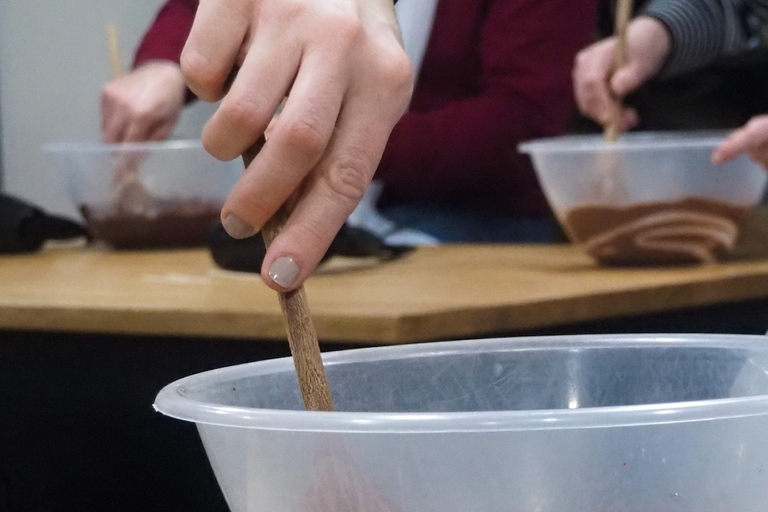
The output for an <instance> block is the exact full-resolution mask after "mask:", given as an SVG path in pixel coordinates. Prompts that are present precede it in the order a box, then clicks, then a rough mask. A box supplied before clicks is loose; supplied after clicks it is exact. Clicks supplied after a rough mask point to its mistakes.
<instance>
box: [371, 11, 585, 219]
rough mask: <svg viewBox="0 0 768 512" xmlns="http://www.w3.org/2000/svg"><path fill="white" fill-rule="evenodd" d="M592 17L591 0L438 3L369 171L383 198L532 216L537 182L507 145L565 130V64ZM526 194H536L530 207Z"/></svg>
mask: <svg viewBox="0 0 768 512" xmlns="http://www.w3.org/2000/svg"><path fill="white" fill-rule="evenodd" d="M476 4H477V5H476ZM479 4H484V5H482V6H481V7H478V5H479ZM472 5H474V7H470V6H472ZM473 16H474V19H473ZM595 19H596V4H595V1H594V0H566V1H562V0H440V4H439V7H438V12H437V16H436V19H435V24H434V27H433V32H432V36H431V39H430V42H429V45H428V47H427V52H426V54H425V57H424V65H423V67H422V72H421V74H420V76H419V81H418V83H417V85H416V89H415V91H414V96H413V100H412V103H411V110H410V111H409V112H408V113H406V114H405V115H404V116H403V118H402V119H401V120H400V122H399V123H398V124H397V125H396V126H395V128H394V130H393V132H392V135H391V137H390V139H389V142H388V145H387V148H386V151H385V153H384V156H383V158H382V161H381V163H380V166H379V168H378V170H377V174H376V178H377V179H379V180H381V181H382V182H383V183H384V186H385V191H386V193H387V194H388V195H390V197H395V199H396V200H400V201H402V200H405V201H413V200H417V201H422V200H429V201H440V202H452V201H453V202H457V201H455V200H457V199H458V202H466V201H463V199H466V198H467V197H468V196H472V195H474V196H475V197H476V199H477V202H478V203H481V204H483V205H484V206H486V207H487V206H488V204H487V201H488V200H489V199H491V200H498V201H501V202H503V201H507V202H509V206H510V207H509V208H508V209H509V210H512V211H517V212H519V213H531V211H532V210H539V211H537V212H536V213H540V210H541V209H542V208H541V205H542V204H543V198H542V197H541V193H540V191H539V190H538V184H537V182H536V178H535V176H534V175H533V171H532V169H531V167H530V163H529V161H528V159H527V158H525V157H523V156H522V155H520V154H519V153H517V149H516V146H517V144H518V143H519V142H521V141H524V140H528V139H531V138H535V137H542V136H549V135H554V134H557V133H559V132H561V131H562V130H563V129H564V127H565V124H566V122H567V119H568V118H569V116H570V115H571V113H572V109H573V106H574V104H573V98H572V86H571V78H570V77H571V69H572V66H573V59H574V57H575V54H576V52H577V51H578V50H579V49H581V48H582V47H584V46H586V45H587V44H588V43H589V42H590V41H591V34H592V31H593V28H594V26H595ZM470 23H473V24H474V25H475V28H474V29H472V28H471V27H468V26H467V25H468V24H470ZM462 52H464V53H462ZM511 194H514V197H510V195H511ZM526 194H530V195H532V196H535V197H534V198H531V199H530V202H531V204H530V205H526V204H525V202H526V199H525V197H521V196H524V195H526ZM494 198H495V199H494ZM470 199H471V198H470ZM470 202H471V201H470ZM514 203H516V205H517V206H515V204H514ZM543 208H546V205H544V206H543Z"/></svg>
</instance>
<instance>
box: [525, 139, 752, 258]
mask: <svg viewBox="0 0 768 512" xmlns="http://www.w3.org/2000/svg"><path fill="white" fill-rule="evenodd" d="M725 137H726V132H668V133H661V132H659V133H628V134H624V135H622V136H621V137H620V138H619V140H618V141H616V142H614V143H607V142H605V141H604V140H603V138H602V137H601V136H599V135H582V136H564V137H556V138H551V139H542V140H537V141H531V142H528V143H525V144H522V145H521V146H520V150H521V151H523V152H525V153H529V154H530V155H531V158H532V160H533V164H534V167H535V169H536V172H537V174H538V177H539V181H540V183H541V185H542V188H543V190H544V193H545V195H546V197H547V199H548V201H549V204H550V206H551V207H552V209H553V211H554V212H555V214H556V216H557V218H558V220H559V221H560V224H561V225H562V226H563V228H564V229H565V231H566V232H567V233H568V235H569V237H570V238H571V239H572V240H573V241H574V242H577V243H579V244H582V245H583V246H584V247H585V249H586V250H587V251H588V252H589V253H590V254H591V255H592V256H593V257H594V258H596V259H597V260H598V261H600V262H602V263H609V264H647V263H686V262H712V261H715V260H717V259H718V258H720V257H721V256H723V255H724V254H727V253H728V251H729V250H730V249H731V248H732V247H733V245H734V244H735V242H736V240H737V239H738V236H739V233H740V229H741V225H742V221H743V220H744V219H745V218H746V217H747V215H748V214H749V212H750V211H751V209H752V208H753V207H754V206H755V204H756V203H757V202H758V201H759V200H760V198H761V197H762V195H763V191H764V189H765V184H766V173H765V171H763V169H762V168H761V167H760V166H759V165H758V164H756V163H755V162H753V161H752V160H750V159H749V158H747V157H746V156H742V157H739V158H737V159H735V160H733V161H731V162H728V163H726V164H723V165H719V166H718V165H714V164H713V163H712V162H711V161H710V156H711V153H712V150H713V149H714V148H715V147H716V146H717V145H718V144H719V143H720V142H722V141H723V140H724V138H725Z"/></svg>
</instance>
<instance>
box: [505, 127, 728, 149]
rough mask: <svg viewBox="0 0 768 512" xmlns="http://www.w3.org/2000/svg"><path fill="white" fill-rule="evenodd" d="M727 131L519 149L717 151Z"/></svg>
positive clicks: (576, 138) (571, 139)
mask: <svg viewBox="0 0 768 512" xmlns="http://www.w3.org/2000/svg"><path fill="white" fill-rule="evenodd" d="M729 133H730V132H729V131H726V130H701V131H685V132H682V131H681V132H675V131H654V132H630V133H625V134H622V135H621V136H620V137H619V138H618V139H617V140H616V141H615V142H610V143H607V142H605V139H604V138H603V136H602V135H598V134H586V135H562V136H559V137H546V138H539V139H533V140H529V141H525V142H522V143H520V144H519V145H518V149H519V150H520V152H522V153H529V154H532V155H535V154H542V155H544V154H551V153H596V152H618V151H621V152H631V151H646V150H649V149H651V150H679V149H700V148H704V149H706V148H710V149H711V148H714V147H715V146H717V145H718V144H720V143H721V142H723V140H725V138H726V137H727V136H728V134H729Z"/></svg>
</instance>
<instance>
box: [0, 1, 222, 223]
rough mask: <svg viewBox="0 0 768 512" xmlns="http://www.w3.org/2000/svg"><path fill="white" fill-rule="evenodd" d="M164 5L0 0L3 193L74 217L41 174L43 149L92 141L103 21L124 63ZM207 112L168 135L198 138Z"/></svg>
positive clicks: (103, 54) (201, 107)
mask: <svg viewBox="0 0 768 512" xmlns="http://www.w3.org/2000/svg"><path fill="white" fill-rule="evenodd" d="M162 3H163V0H0V119H1V121H2V129H1V130H0V133H1V134H2V146H1V147H2V151H3V155H2V162H3V182H4V191H5V192H7V193H10V194H15V195H18V196H21V197H23V198H25V199H27V200H29V201H32V202H34V203H35V204H38V205H40V206H42V207H44V208H46V209H48V210H49V211H52V212H58V213H67V214H72V215H74V214H75V209H74V207H73V205H71V204H70V203H69V201H68V200H67V198H66V197H64V193H63V191H62V189H61V186H60V184H59V183H57V182H55V181H54V182H51V180H50V178H49V177H48V175H47V173H46V172H45V165H46V161H45V159H44V157H43V154H42V147H43V145H44V144H46V143H49V142H57V141H64V140H98V139H99V138H100V135H99V96H100V91H101V87H102V86H103V85H104V83H106V82H107V81H108V80H109V75H110V67H109V59H108V54H107V45H106V32H105V26H106V24H107V23H110V22H112V23H115V24H116V25H117V29H118V34H119V40H120V46H121V54H122V55H121V56H122V60H123V64H124V66H128V65H129V64H130V63H131V61H132V56H133V51H134V49H135V48H136V46H137V44H138V42H139V40H140V39H141V36H142V35H143V33H144V31H145V30H146V28H147V27H148V26H149V24H150V23H151V21H152V19H153V18H154V16H155V14H156V13H157V10H158V9H159V7H160V6H161V5H162ZM211 112H212V106H211V105H205V104H203V103H202V102H199V103H197V104H196V105H195V106H193V107H191V108H188V109H187V111H186V112H185V113H184V115H183V116H182V119H181V121H180V123H179V127H178V129H177V132H176V135H175V136H177V137H178V136H190V137H199V134H200V129H201V128H202V125H203V123H204V121H205V119H207V117H208V116H209V115H210V113H211Z"/></svg>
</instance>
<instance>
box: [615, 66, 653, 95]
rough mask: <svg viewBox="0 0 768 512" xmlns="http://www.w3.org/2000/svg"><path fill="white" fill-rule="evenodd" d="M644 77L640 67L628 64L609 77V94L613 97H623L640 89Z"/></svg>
mask: <svg viewBox="0 0 768 512" xmlns="http://www.w3.org/2000/svg"><path fill="white" fill-rule="evenodd" d="M644 81H645V76H644V74H643V73H642V71H641V70H640V66H637V65H633V64H631V63H630V64H628V65H626V66H622V67H620V68H619V69H617V70H616V72H615V73H614V74H613V76H612V77H611V83H610V85H611V92H612V93H613V95H614V96H617V97H623V96H626V95H627V94H629V93H631V92H632V91H634V90H635V89H637V88H638V87H640V86H641V85H642V84H643V82H644Z"/></svg>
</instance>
